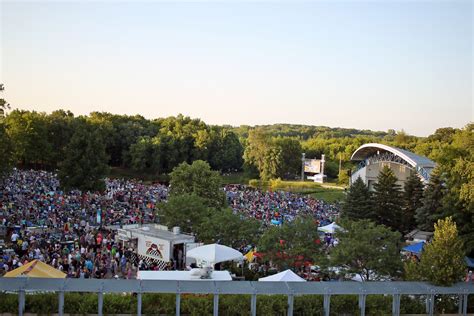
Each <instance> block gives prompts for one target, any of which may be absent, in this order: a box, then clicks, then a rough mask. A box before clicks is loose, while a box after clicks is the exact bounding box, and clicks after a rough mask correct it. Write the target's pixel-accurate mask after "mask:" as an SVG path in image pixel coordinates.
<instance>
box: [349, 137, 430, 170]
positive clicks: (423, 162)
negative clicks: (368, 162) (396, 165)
mask: <svg viewBox="0 0 474 316" xmlns="http://www.w3.org/2000/svg"><path fill="white" fill-rule="evenodd" d="M380 150H382V151H388V152H391V153H392V154H394V155H397V156H398V157H400V158H402V159H403V160H405V161H406V162H407V163H409V164H410V165H411V166H413V167H418V168H434V167H435V166H436V164H435V163H434V162H433V161H432V160H430V159H428V158H426V157H423V156H419V155H417V154H415V153H412V152H411V151H408V150H404V149H400V148H397V147H392V146H388V145H384V144H378V143H369V144H364V145H362V146H360V147H359V148H357V150H356V151H354V153H353V154H352V157H351V160H354V161H361V160H364V159H366V158H368V157H370V156H372V155H374V154H376V153H377V151H380Z"/></svg>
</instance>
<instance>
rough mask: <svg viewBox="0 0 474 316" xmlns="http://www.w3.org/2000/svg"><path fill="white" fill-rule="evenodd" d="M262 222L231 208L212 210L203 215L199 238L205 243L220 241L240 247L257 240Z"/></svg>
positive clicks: (198, 230)
mask: <svg viewBox="0 0 474 316" xmlns="http://www.w3.org/2000/svg"><path fill="white" fill-rule="evenodd" d="M259 228H260V223H259V222H258V221H257V220H254V219H243V218H241V217H240V216H239V215H237V214H233V213H232V210H231V209H228V208H225V209H222V210H219V211H215V210H211V212H210V214H208V216H205V217H203V219H202V221H201V223H200V225H199V227H198V228H197V231H196V233H197V236H198V239H199V240H200V241H202V242H204V243H220V244H223V245H227V246H230V247H239V246H242V245H243V244H245V245H248V244H252V243H254V242H256V240H257V239H258V236H259Z"/></svg>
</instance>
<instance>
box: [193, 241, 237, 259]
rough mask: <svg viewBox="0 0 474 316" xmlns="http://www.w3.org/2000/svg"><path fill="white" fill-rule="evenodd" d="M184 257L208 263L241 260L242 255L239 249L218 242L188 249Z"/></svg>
mask: <svg viewBox="0 0 474 316" xmlns="http://www.w3.org/2000/svg"><path fill="white" fill-rule="evenodd" d="M186 257H189V258H194V259H197V260H201V261H203V262H206V263H208V264H216V263H219V262H224V261H238V260H243V259H244V256H243V254H242V253H240V252H239V251H237V250H235V249H233V248H230V247H227V246H224V245H219V244H211V245H204V246H201V247H196V248H194V249H191V250H189V251H188V252H187V253H186Z"/></svg>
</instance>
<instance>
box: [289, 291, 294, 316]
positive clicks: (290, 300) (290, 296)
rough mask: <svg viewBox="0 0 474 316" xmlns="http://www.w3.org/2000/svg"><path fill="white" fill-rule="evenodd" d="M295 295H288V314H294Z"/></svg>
mask: <svg viewBox="0 0 474 316" xmlns="http://www.w3.org/2000/svg"><path fill="white" fill-rule="evenodd" d="M294 301H295V296H294V295H293V294H289V295H288V316H293V305H294Z"/></svg>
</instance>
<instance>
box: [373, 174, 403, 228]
mask: <svg viewBox="0 0 474 316" xmlns="http://www.w3.org/2000/svg"><path fill="white" fill-rule="evenodd" d="M374 189H375V192H374V203H375V218H376V221H377V222H378V223H379V224H383V225H385V226H388V227H391V228H393V229H395V230H398V231H400V229H401V217H402V200H403V199H402V196H403V195H402V191H401V188H400V185H398V184H397V177H396V176H395V174H394V173H393V171H392V170H391V169H390V168H389V167H388V166H384V167H383V169H382V170H381V171H380V173H379V176H378V178H377V183H375V184H374Z"/></svg>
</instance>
